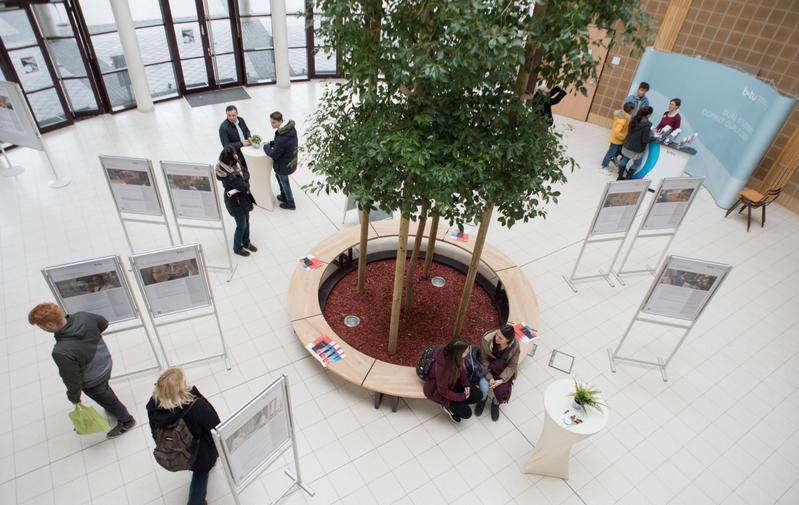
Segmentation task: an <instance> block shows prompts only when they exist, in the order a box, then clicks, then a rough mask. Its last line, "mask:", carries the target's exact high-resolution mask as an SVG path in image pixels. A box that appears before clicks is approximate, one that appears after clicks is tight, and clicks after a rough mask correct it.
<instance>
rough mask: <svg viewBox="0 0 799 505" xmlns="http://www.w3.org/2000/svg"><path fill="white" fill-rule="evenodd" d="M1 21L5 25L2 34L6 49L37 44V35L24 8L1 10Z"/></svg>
mask: <svg viewBox="0 0 799 505" xmlns="http://www.w3.org/2000/svg"><path fill="white" fill-rule="evenodd" d="M0 21H2V22H3V25H4V26H3V28H2V36H3V43H4V44H5V46H6V49H14V48H17V47H25V46H35V45H36V35H35V34H34V33H33V28H31V24H30V20H29V19H28V15H27V14H26V13H25V11H24V10H21V9H18V10H13V11H4V12H0Z"/></svg>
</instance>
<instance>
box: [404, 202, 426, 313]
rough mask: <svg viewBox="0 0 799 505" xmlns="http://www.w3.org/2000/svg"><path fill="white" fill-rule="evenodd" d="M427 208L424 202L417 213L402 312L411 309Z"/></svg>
mask: <svg viewBox="0 0 799 505" xmlns="http://www.w3.org/2000/svg"><path fill="white" fill-rule="evenodd" d="M427 207H428V204H427V202H425V203H424V204H423V205H422V211H421V212H420V213H419V226H418V229H417V230H416V240H414V242H413V252H412V253H411V263H410V264H409V265H408V279H407V281H406V282H407V283H408V284H407V286H406V287H405V306H404V307H403V310H404V311H405V312H410V311H411V308H413V276H414V274H415V273H416V260H417V259H418V258H419V249H421V248H422V239H423V238H424V227H425V225H426V224H427Z"/></svg>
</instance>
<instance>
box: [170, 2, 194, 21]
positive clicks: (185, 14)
mask: <svg viewBox="0 0 799 505" xmlns="http://www.w3.org/2000/svg"><path fill="white" fill-rule="evenodd" d="M169 10H170V11H171V12H172V22H173V23H182V22H184V21H197V4H196V3H194V0H169Z"/></svg>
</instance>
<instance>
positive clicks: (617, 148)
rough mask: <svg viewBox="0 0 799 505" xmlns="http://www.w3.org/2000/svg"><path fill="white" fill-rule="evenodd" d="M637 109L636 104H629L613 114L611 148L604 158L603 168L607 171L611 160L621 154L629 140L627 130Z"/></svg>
mask: <svg viewBox="0 0 799 505" xmlns="http://www.w3.org/2000/svg"><path fill="white" fill-rule="evenodd" d="M633 109H635V104H634V103H632V102H627V103H625V104H624V105H623V106H622V110H617V111H616V112H614V113H613V127H612V128H611V130H610V147H608V152H606V153H605V157H604V158H602V168H603V169H605V170H607V168H608V163H610V160H611V159H614V160H615V158H616V156H618V155H619V154H621V146H622V144H624V139H625V138H627V129H628V128H629V126H630V114H632V111H633Z"/></svg>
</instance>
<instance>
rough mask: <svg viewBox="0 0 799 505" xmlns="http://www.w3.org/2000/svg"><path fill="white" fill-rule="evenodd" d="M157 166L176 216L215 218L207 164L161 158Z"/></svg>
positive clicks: (216, 208)
mask: <svg viewBox="0 0 799 505" xmlns="http://www.w3.org/2000/svg"><path fill="white" fill-rule="evenodd" d="M161 168H162V169H163V170H164V178H165V179H166V181H167V187H168V188H169V196H170V197H171V198H172V205H173V206H174V208H175V214H176V215H177V217H179V218H182V219H199V220H203V221H219V219H220V216H219V207H218V206H217V196H216V191H215V187H214V180H213V179H212V178H211V166H210V165H201V164H192V163H174V162H168V161H162V162H161Z"/></svg>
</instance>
